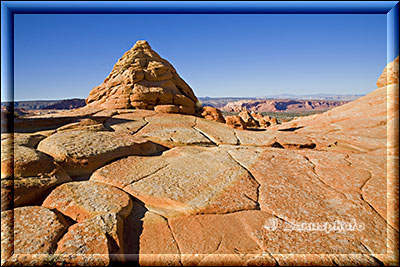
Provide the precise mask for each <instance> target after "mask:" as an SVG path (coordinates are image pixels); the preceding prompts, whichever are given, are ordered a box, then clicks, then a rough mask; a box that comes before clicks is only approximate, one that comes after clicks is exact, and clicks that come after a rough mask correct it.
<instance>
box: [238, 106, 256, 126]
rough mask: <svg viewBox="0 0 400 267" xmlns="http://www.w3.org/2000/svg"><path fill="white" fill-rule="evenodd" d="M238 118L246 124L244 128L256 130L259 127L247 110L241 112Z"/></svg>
mask: <svg viewBox="0 0 400 267" xmlns="http://www.w3.org/2000/svg"><path fill="white" fill-rule="evenodd" d="M238 116H239V117H241V118H242V120H243V121H244V122H245V124H246V128H257V127H260V124H259V122H258V121H257V120H256V119H254V118H253V116H252V115H251V114H250V111H248V110H242V111H241V112H239V114H238Z"/></svg>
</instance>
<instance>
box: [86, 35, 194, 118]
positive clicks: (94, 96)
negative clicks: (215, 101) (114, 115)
mask: <svg viewBox="0 0 400 267" xmlns="http://www.w3.org/2000/svg"><path fill="white" fill-rule="evenodd" d="M197 102H198V100H197V98H196V96H195V95H194V93H193V91H192V89H191V88H190V87H189V85H188V84H187V83H186V82H185V81H184V80H182V78H181V77H180V76H179V75H178V73H177V72H176V70H175V69H174V67H173V66H172V65H171V64H170V63H169V62H168V61H166V60H165V59H163V58H161V57H160V56H159V55H158V54H157V53H156V52H154V51H153V50H152V49H151V47H150V45H149V44H148V43H147V42H146V41H138V42H136V44H135V45H134V46H133V47H132V48H131V49H130V50H129V51H127V52H126V53H125V54H124V55H123V56H122V57H121V58H120V59H119V60H118V62H117V63H116V64H115V66H114V68H113V70H112V71H111V73H110V74H109V76H108V77H107V78H106V79H105V80H104V82H103V83H102V84H101V85H99V86H97V87H95V88H93V90H92V91H91V92H90V94H89V97H88V98H87V99H86V103H87V104H92V106H93V105H99V106H101V107H103V108H106V109H115V108H138V109H155V108H156V109H157V110H158V111H160V112H167V113H184V114H194V113H195V111H196V103H197ZM158 106H160V107H158Z"/></svg>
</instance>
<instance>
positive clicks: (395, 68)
mask: <svg viewBox="0 0 400 267" xmlns="http://www.w3.org/2000/svg"><path fill="white" fill-rule="evenodd" d="M396 83H397V84H398V83H399V56H397V57H396V58H395V60H394V61H392V62H390V63H389V64H387V66H386V67H385V69H384V70H383V72H382V74H381V76H379V78H378V81H377V82H376V85H377V86H378V88H379V87H384V86H386V85H389V84H396Z"/></svg>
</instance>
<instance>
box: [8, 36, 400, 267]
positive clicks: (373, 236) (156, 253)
mask: <svg viewBox="0 0 400 267" xmlns="http://www.w3.org/2000/svg"><path fill="white" fill-rule="evenodd" d="M396 64H397V65H396ZM397 66H398V62H396V61H395V62H394V63H393V64H389V65H388V67H387V69H386V71H384V73H383V74H382V76H381V77H380V78H379V80H378V86H379V87H380V88H378V89H376V90H375V91H373V92H372V93H370V94H369V95H366V96H364V97H362V98H359V99H358V100H356V101H353V102H350V103H348V104H345V105H342V106H340V107H337V108H334V109H332V110H330V111H328V112H325V113H322V114H319V115H313V116H307V117H303V118H298V119H295V120H293V121H290V122H286V123H282V124H277V125H275V124H276V123H277V122H276V121H275V122H274V121H273V120H272V118H268V117H266V116H265V117H263V116H260V114H257V113H254V112H253V113H248V112H243V114H242V115H243V116H244V117H245V119H243V118H241V117H240V116H237V117H233V118H232V117H227V118H225V119H226V122H227V123H222V121H221V122H218V120H216V119H215V117H213V115H216V114H215V113H214V111H215V110H213V109H209V108H206V109H203V111H206V110H208V111H210V112H208V111H207V112H205V113H204V114H203V115H201V113H198V114H197V116H193V115H190V114H193V113H194V112H195V111H196V109H197V108H198V107H196V101H197V99H196V98H195V97H193V96H194V94H193V96H192V93H193V92H192V90H191V89H190V87H188V85H187V84H186V85H185V83H184V82H183V81H182V80H180V78H179V76H177V74H176V71H175V70H174V69H173V68H172V66H170V64H169V63H168V62H166V61H165V60H163V59H161V58H160V57H159V56H158V55H157V54H155V52H154V51H152V50H151V48H150V46H149V45H148V44H147V43H145V42H138V43H137V44H136V45H135V46H134V47H133V48H132V49H131V50H130V51H128V52H127V53H126V54H125V55H124V56H123V57H122V58H121V60H120V61H119V62H118V63H117V64H116V65H115V67H114V69H113V71H112V72H111V74H110V75H109V77H108V78H107V79H106V80H105V82H104V83H103V84H102V85H100V86H99V87H97V88H95V89H93V91H92V92H91V94H90V96H89V98H88V100H87V101H88V105H87V106H86V107H83V108H79V109H76V110H73V111H67V112H59V113H55V114H48V115H41V116H35V117H31V118H29V119H25V120H23V119H19V120H18V122H17V124H16V125H17V126H18V127H17V128H16V134H15V135H14V139H13V136H12V134H2V146H4V147H5V148H6V150H4V151H5V153H3V149H2V204H3V195H4V194H3V192H8V195H7V194H6V196H7V198H8V197H9V198H10V199H12V196H13V194H14V199H15V200H18V199H19V198H20V199H22V198H24V196H25V195H26V196H28V197H27V199H26V200H23V201H22V200H21V201H20V202H19V203H18V204H17V203H14V207H13V205H8V206H7V207H6V209H2V264H3V265H17V264H20V265H46V264H47V265H92V266H93V265H96V266H97V265H109V264H112V263H114V262H129V263H130V262H139V264H141V265H369V266H370V265H382V264H384V265H394V266H397V265H398V262H399V260H398V257H399V255H398V245H399V244H398V239H399V234H398V233H399V221H398V207H397V205H396V203H397V204H398V175H399V172H398V157H399V156H398V141H397V140H398V139H397V137H398V131H397V132H396V129H398V123H399V122H398V103H396V100H397V101H398V78H397V79H396V75H398V67H397ZM396 68H397V72H396ZM385 75H386V76H385ZM385 77H386V78H385ZM383 80H386V81H388V82H387V83H381V82H382V81H383ZM174 86H175V87H174ZM189 89H190V90H189ZM169 92H173V93H172V96H171V94H170V93H169ZM171 99H172V100H171ZM134 108H136V109H134ZM198 111H200V109H199V110H198ZM215 112H216V111H215ZM176 113H180V114H176ZM208 116H210V117H208ZM250 116H251V117H252V118H253V119H254V121H258V123H259V124H260V127H258V126H257V127H255V128H253V127H252V126H250V125H249V126H248V125H246V122H249V119H250ZM262 119H264V120H265V121H264V122H263V123H261V122H260V121H261V120H262ZM266 122H268V123H269V126H268V127H266V126H265V125H267V123H266ZM230 126H232V127H230ZM253 126H254V125H253ZM24 127H25V128H24ZM262 127H266V128H265V129H262ZM245 128H248V129H247V130H246V129H245ZM7 149H8V150H7ZM10 151H11V152H12V151H14V153H11V152H10ZM3 166H4V169H3ZM70 176H71V177H72V179H74V181H72V180H71V178H70ZM62 177H64V178H62ZM28 181H29V182H28ZM30 181H35V182H34V183H32V184H34V186H32V185H31V183H30ZM38 181H39V182H38ZM46 181H47V182H46ZM49 181H54V182H49ZM49 183H50V184H51V186H49ZM32 188H35V189H32ZM41 188H44V189H45V190H44V191H40V190H42V189H41ZM3 189H4V190H6V191H4V190H3ZM31 189H32V190H31ZM7 190H8V191H7ZM30 194H31V195H30ZM33 196H35V197H33ZM33 199H35V201H33ZM18 206H20V207H18ZM2 208H3V205H2ZM3 225H4V226H5V227H3ZM13 238H14V239H13ZM32 253H35V254H32ZM12 254H13V255H12Z"/></svg>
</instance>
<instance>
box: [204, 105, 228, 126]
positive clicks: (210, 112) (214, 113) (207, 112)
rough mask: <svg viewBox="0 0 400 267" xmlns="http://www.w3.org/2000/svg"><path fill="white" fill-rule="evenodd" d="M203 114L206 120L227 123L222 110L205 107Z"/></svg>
mask: <svg viewBox="0 0 400 267" xmlns="http://www.w3.org/2000/svg"><path fill="white" fill-rule="evenodd" d="M201 116H203V118H205V119H206V120H210V121H216V122H221V123H225V118H224V116H223V115H222V113H221V111H220V110H219V109H217V108H214V107H210V106H205V107H203V108H202V111H201Z"/></svg>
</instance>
